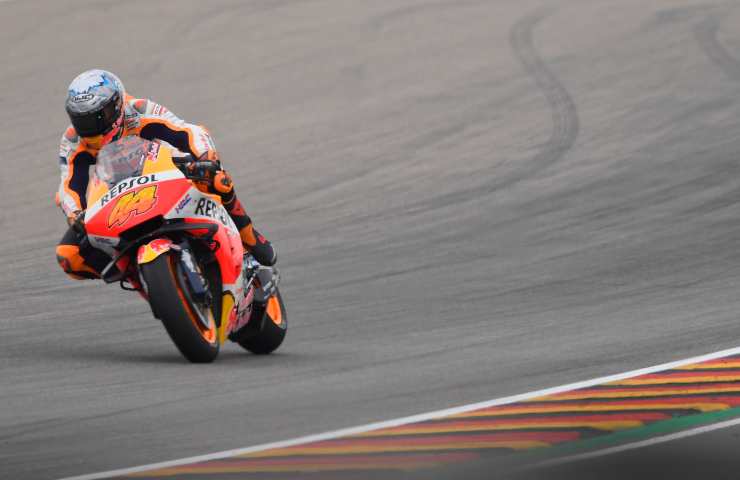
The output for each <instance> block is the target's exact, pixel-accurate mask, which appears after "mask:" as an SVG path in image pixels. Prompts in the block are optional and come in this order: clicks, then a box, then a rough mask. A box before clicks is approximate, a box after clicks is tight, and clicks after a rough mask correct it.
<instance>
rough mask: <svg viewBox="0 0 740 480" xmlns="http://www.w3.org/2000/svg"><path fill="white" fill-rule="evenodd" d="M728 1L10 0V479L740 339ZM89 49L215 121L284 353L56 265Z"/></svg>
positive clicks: (295, 431)
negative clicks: (196, 328)
mask: <svg viewBox="0 0 740 480" xmlns="http://www.w3.org/2000/svg"><path fill="white" fill-rule="evenodd" d="M736 7H737V5H736V4H735V2H731V1H724V2H723V1H689V0H655V1H651V2H644V1H641V0H620V1H619V2H614V1H613V0H582V1H569V2H565V1H560V2H553V1H543V0H540V1H534V0H522V1H513V0H506V1H493V0H486V1H460V0H450V1H418V0H417V1H400V0H397V1H394V2H369V1H359V0H351V1H350V0H311V1H308V0H306V1H298V0H270V1H267V0H260V1H209V2H196V1H191V0H179V1H161V2H150V1H144V0H139V1H130V2H125V3H123V2H118V1H102V2H97V1H90V0H88V1H83V0H63V1H60V0H53V1H51V0H47V1H42V0H38V1H36V0H27V1H23V0H21V1H18V0H16V1H10V2H5V3H2V4H0V45H3V48H2V49H0V65H2V67H1V68H0V86H1V87H2V88H1V89H0V121H1V125H2V128H1V129H0V160H1V161H2V165H3V174H2V176H1V177H0V182H1V183H0V191H1V192H2V209H1V210H0V212H1V213H0V231H2V233H0V235H1V237H0V240H1V241H2V243H1V244H2V249H0V265H2V268H1V269H0V312H2V313H0V327H2V328H1V332H2V333H1V334H0V477H3V478H24V479H49V478H56V477H62V476H68V475H78V474H83V473H91V472H96V471H101V470H109V469H113V468H120V467H128V466H134V465H139V464H143V463H150V462H157V461H162V460H169V459H173V458H180V457H184V456H191V455H197V454H203V453H208V452H213V451H218V450H225V449H229V448H234V447H241V446H248V445H254V444H258V443H263V442H269V441H276V440H282V439H286V438H292V437H296V436H299V435H305V434H310V433H316V432H320V431H325V430H332V429H337V428H342V427H349V426H353V425H358V424H362V423H366V422H371V421H377V420H385V419H389V418H394V417H400V416H406V415H411V414H415V413H420V412H424V411H428V410H433V409H440V408H445V407H449V406H454V405H459V404H462V403H470V402H474V401H482V400H487V399H490V398H496V397H501V396H506V395H513V394H517V393H520V392H525V391H530V390H534V389H539V388H544V387H550V386H555V385H560V384H563V383H568V382H573V381H577V380H582V379H586V378H592V377H595V376H599V375H606V374H612V373H616V372H621V371H625V370H629V369H634V368H639V367H642V366H645V365H653V364H656V363H661V362H667V361H670V360H675V359H679V358H684V357H688V356H692V355H697V354H701V353H705V352H710V351H715V350H720V349H723V348H729V347H734V346H737V345H738V344H739V343H740V321H738V314H737V312H738V310H740V299H739V298H738V287H740V269H739V268H738V266H737V265H738V261H740V248H739V245H740V222H739V221H738V203H739V202H740V163H739V162H738V160H739V155H738V152H740V102H739V101H738V99H739V98H740V61H738V58H740V54H738V52H740V29H739V28H738V26H740V9H738V8H736ZM97 66H100V67H103V68H109V69H111V70H113V71H115V72H117V73H118V74H119V75H120V76H121V78H122V79H123V81H124V83H125V84H126V86H127V88H128V89H129V91H130V92H132V93H133V94H135V95H141V96H149V97H151V98H153V99H155V100H157V101H160V102H161V103H163V104H165V105H166V106H168V107H169V108H171V109H172V110H173V111H174V112H176V113H177V114H178V115H180V116H182V117H183V118H186V119H189V120H191V121H197V122H199V123H203V124H205V125H207V126H208V127H209V128H210V129H211V131H212V132H213V133H214V136H215V138H216V142H217V144H218V146H219V147H220V150H221V153H222V156H223V158H224V159H225V163H226V165H227V166H228V167H229V168H230V170H231V172H232V173H233V174H234V177H235V179H236V182H237V186H238V189H239V192H241V197H242V199H243V200H244V203H245V205H246V207H247V210H248V212H250V213H251V214H252V216H253V218H254V219H255V221H256V223H257V225H258V228H259V227H262V228H263V229H264V231H265V232H266V233H267V234H268V236H269V238H270V239H272V240H273V241H274V243H275V244H276V245H277V248H278V249H279V258H280V266H281V272H282V273H283V278H284V282H283V284H282V289H283V292H284V294H285V297H286V302H287V307H288V311H289V316H290V322H291V327H290V330H289V333H288V337H287V339H286V342H285V344H284V345H283V347H282V348H281V350H279V353H278V354H276V355H273V356H271V357H269V358H258V357H255V356H250V355H246V354H244V353H242V352H241V351H240V350H239V349H238V348H237V347H236V346H232V345H229V346H227V348H225V349H224V350H223V351H222V356H221V357H220V359H219V361H218V362H217V363H216V364H214V365H208V366H193V365H188V364H185V363H184V362H183V360H182V359H181V358H180V356H179V354H178V353H177V352H176V351H175V349H174V347H173V346H172V344H171V342H170V340H169V339H168V338H167V336H166V334H165V332H164V330H163V329H162V328H161V326H159V325H157V323H156V321H154V320H153V319H152V317H151V315H150V313H149V311H148V307H147V306H146V305H145V304H144V303H143V302H142V301H141V300H140V299H139V298H138V296H136V295H132V294H129V293H127V292H122V291H119V290H118V289H117V288H116V287H114V286H104V285H98V284H96V283H92V282H85V283H82V282H73V281H71V280H68V279H67V278H66V277H65V276H64V274H63V273H62V272H61V270H60V269H59V268H58V267H57V266H56V264H55V261H54V252H53V247H54V245H55V243H56V242H57V240H58V239H59V238H60V237H61V235H62V234H63V232H64V228H65V225H64V222H63V220H62V218H61V215H60V214H59V212H58V211H57V210H56V208H55V207H54V205H53V200H52V197H53V192H54V191H55V189H56V186H57V182H58V173H57V165H56V151H57V142H58V138H59V136H60V135H61V132H62V131H63V129H64V127H65V124H66V119H65V114H64V111H63V98H64V94H65V88H66V86H67V84H68V82H69V81H70V80H71V79H72V78H73V77H74V76H75V75H76V74H77V73H79V72H80V71H82V70H84V69H87V68H91V67H97ZM725 437H727V436H726V435H724V436H723V435H715V436H713V437H712V438H725ZM664 448H669V447H667V446H666V447H664Z"/></svg>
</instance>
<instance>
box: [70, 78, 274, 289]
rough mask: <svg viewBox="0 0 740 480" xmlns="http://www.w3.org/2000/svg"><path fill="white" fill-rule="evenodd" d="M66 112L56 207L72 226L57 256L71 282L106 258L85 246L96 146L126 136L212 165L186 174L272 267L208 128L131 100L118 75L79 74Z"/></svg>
mask: <svg viewBox="0 0 740 480" xmlns="http://www.w3.org/2000/svg"><path fill="white" fill-rule="evenodd" d="M65 109H66V111H67V114H68V115H69V118H70V120H71V122H72V125H71V126H69V127H68V128H67V130H66V131H65V132H64V135H63V136H62V141H61V145H60V147H59V166H60V168H61V183H60V185H59V191H58V193H57V205H59V206H60V207H61V209H62V211H63V212H64V214H65V215H66V216H67V223H68V224H69V225H70V227H69V229H68V230H67V232H66V233H65V234H64V237H62V240H61V241H60V242H59V244H58V245H57V248H56V255H57V261H58V262H59V265H60V266H61V267H62V269H63V270H64V271H65V272H66V273H67V274H68V275H69V276H70V277H72V278H75V279H85V278H100V272H102V270H103V268H105V266H106V265H107V264H108V262H110V260H111V259H110V257H108V255H106V254H105V253H104V252H101V251H100V250H97V249H95V248H93V247H92V246H91V245H90V244H89V243H88V242H87V241H85V239H86V235H85V231H84V222H83V219H84V212H85V209H86V208H87V205H86V191H87V183H88V179H89V170H90V167H91V166H93V165H95V162H96V159H97V155H98V152H99V151H100V149H101V148H103V147H104V146H105V145H107V144H108V143H110V142H114V141H116V140H118V139H119V138H121V137H124V136H127V135H138V136H140V137H141V138H144V139H147V140H162V141H165V142H167V143H169V144H170V145H172V146H173V147H175V148H177V149H178V150H180V151H182V152H183V153H188V154H190V155H192V156H193V157H194V158H196V159H198V164H200V165H202V163H200V162H204V161H207V162H213V163H214V165H213V166H214V167H215V168H209V169H202V168H198V169H195V168H192V169H189V170H188V171H186V172H185V174H186V175H187V176H188V177H192V178H194V179H199V180H201V179H203V178H207V179H208V181H207V183H206V184H205V185H204V184H203V183H202V182H197V183H198V184H199V185H200V186H202V187H203V188H206V189H207V190H208V191H209V192H210V193H214V194H217V195H219V196H220V197H221V200H222V203H223V206H224V207H225V208H226V211H227V212H228V213H229V215H230V216H231V218H232V219H233V220H234V223H235V224H236V226H237V227H238V228H239V233H240V236H241V239H242V243H243V244H244V247H245V249H246V250H247V251H249V252H250V253H251V254H252V255H253V256H254V258H255V259H256V260H257V261H258V262H260V263H261V264H263V265H269V266H272V265H274V264H275V260H276V255H275V250H274V249H273V247H272V245H271V244H270V242H268V241H267V240H266V239H265V238H264V236H262V235H261V234H260V233H259V232H257V230H255V229H254V227H253V226H252V220H251V219H250V218H249V216H248V215H247V214H246V212H245V211H244V208H243V207H242V204H241V202H240V201H239V199H238V198H237V197H236V192H235V191H234V186H233V183H232V180H231V176H230V175H229V174H228V173H227V172H226V171H225V170H223V169H222V168H221V163H220V160H219V156H218V153H217V151H216V148H215V146H214V144H213V139H212V138H211V135H210V133H209V132H208V130H206V129H205V127H203V126H199V125H193V124H190V123H186V122H184V121H183V120H181V119H179V118H178V117H176V116H175V115H174V114H173V113H172V112H170V111H169V110H168V109H166V108H165V107H163V106H162V105H159V104H157V103H155V102H153V101H151V100H148V99H142V98H134V97H132V96H131V95H128V94H127V93H126V91H125V90H124V87H123V84H122V83H121V81H120V80H119V79H118V77H117V76H115V75H114V74H112V73H110V72H108V71H105V70H98V69H96V70H88V71H86V72H83V73H82V74H80V75H78V76H77V77H76V78H75V79H74V80H73V81H72V83H71V84H70V85H69V89H68V92H67V100H66V102H65ZM192 165H196V162H192ZM212 172H215V173H212Z"/></svg>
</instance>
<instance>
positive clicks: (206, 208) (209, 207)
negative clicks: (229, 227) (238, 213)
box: [195, 198, 228, 223]
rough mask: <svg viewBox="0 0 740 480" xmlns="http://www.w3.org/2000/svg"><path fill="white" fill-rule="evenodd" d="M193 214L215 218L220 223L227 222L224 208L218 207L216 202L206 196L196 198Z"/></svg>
mask: <svg viewBox="0 0 740 480" xmlns="http://www.w3.org/2000/svg"><path fill="white" fill-rule="evenodd" d="M195 214H196V215H203V216H204V217H210V218H213V219H216V220H218V221H219V222H221V223H228V219H227V217H226V214H225V210H224V209H223V208H220V205H219V204H218V203H216V202H214V201H213V200H209V199H207V198H201V199H199V200H198V203H197V204H196V205H195Z"/></svg>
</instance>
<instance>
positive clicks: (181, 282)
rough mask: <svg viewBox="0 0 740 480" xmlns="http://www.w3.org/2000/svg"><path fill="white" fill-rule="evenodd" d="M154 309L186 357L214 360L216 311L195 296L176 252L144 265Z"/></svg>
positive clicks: (216, 339)
mask: <svg viewBox="0 0 740 480" xmlns="http://www.w3.org/2000/svg"><path fill="white" fill-rule="evenodd" d="M141 274H142V276H143V277H144V281H145V282H146V285H147V291H148V296H149V304H150V305H151V307H152V312H154V314H155V316H156V317H157V318H159V319H160V320H161V321H162V323H163V324H164V328H165V329H166V330H167V333H168V334H169V335H170V338H171V339H172V341H173V342H174V343H175V346H176V347H177V349H178V350H180V353H182V354H183V356H184V357H185V358H187V359H188V360H190V361H191V362H193V363H208V362H212V361H213V360H214V359H215V358H216V356H217V355H218V350H219V343H218V334H217V330H216V322H215V321H214V316H213V311H212V310H211V308H209V307H208V306H207V305H201V304H198V303H197V302H195V301H194V300H193V297H192V295H191V293H190V290H189V286H188V282H187V280H186V278H185V276H184V272H183V267H182V266H181V265H180V261H179V258H178V256H177V254H176V253H175V252H173V251H169V252H167V253H165V254H162V255H160V256H159V257H157V259H156V260H154V261H152V262H149V263H146V264H144V265H142V266H141Z"/></svg>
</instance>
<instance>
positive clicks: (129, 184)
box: [100, 173, 159, 207]
mask: <svg viewBox="0 0 740 480" xmlns="http://www.w3.org/2000/svg"><path fill="white" fill-rule="evenodd" d="M157 181H159V179H158V178H157V174H156V173H152V174H151V175H145V176H143V177H134V178H131V179H128V180H126V181H123V182H120V183H117V184H116V185H115V186H114V187H113V188H111V189H110V191H109V192H108V193H106V194H105V195H103V196H102V197H101V198H100V206H101V207H102V206H104V205H105V204H106V203H108V202H110V201H111V200H113V199H114V198H116V197H117V196H118V195H120V194H121V193H123V192H125V191H127V190H131V189H132V188H135V187H140V186H142V185H146V184H147V183H154V182H157Z"/></svg>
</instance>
